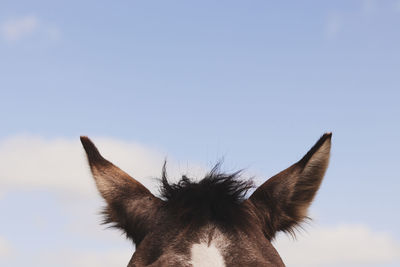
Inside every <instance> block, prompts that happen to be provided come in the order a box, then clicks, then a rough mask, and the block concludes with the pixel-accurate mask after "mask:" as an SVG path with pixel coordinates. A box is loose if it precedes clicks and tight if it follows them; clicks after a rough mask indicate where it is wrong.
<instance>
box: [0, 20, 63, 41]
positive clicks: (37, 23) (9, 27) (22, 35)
mask: <svg viewBox="0 0 400 267" xmlns="http://www.w3.org/2000/svg"><path fill="white" fill-rule="evenodd" d="M0 37H1V39H3V40H5V41H6V42H8V43H16V42H19V41H22V40H25V39H29V38H33V37H38V38H39V39H40V40H45V41H54V40H59V39H60V37H61V31H60V29H59V28H58V27H56V26H55V25H52V24H51V23H47V22H45V21H43V20H41V19H39V17H37V16H35V15H27V16H21V17H15V18H10V19H8V20H5V21H4V22H0Z"/></svg>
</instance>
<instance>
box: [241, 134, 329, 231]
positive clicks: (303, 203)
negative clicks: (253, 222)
mask: <svg viewBox="0 0 400 267" xmlns="http://www.w3.org/2000/svg"><path fill="white" fill-rule="evenodd" d="M331 137H332V133H326V134H324V135H323V136H322V137H321V138H320V139H319V140H318V141H317V142H316V144H315V145H314V146H313V147H312V148H311V149H310V150H309V151H308V152H307V153H306V155H305V156H304V157H303V158H302V159H301V160H299V161H298V162H297V163H295V164H293V165H292V166H290V167H289V168H287V169H285V170H283V171H282V172H280V173H278V174H276V175H275V176H273V177H272V178H270V179H268V180H267V181H266V182H265V183H264V184H262V185H261V186H260V187H258V188H257V190H256V191H254V193H253V194H252V195H251V196H250V198H249V201H251V202H252V203H253V205H254V206H255V207H256V210H257V212H258V214H259V216H260V218H261V220H262V221H263V224H264V233H265V235H266V236H267V237H268V238H269V239H272V238H273V237H274V236H275V234H276V232H278V231H284V232H289V233H293V234H294V232H293V229H294V228H295V227H296V226H298V225H299V223H300V222H302V221H303V220H304V219H305V218H307V210H308V207H309V206H310V204H311V203H312V201H313V199H314V197H315V195H316V193H317V191H318V189H319V187H320V185H321V182H322V179H323V177H324V174H325V172H326V169H327V167H328V163H329V156H330V148H331Z"/></svg>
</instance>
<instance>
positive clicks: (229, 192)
mask: <svg viewBox="0 0 400 267" xmlns="http://www.w3.org/2000/svg"><path fill="white" fill-rule="evenodd" d="M241 173H242V171H237V172H234V173H229V174H227V173H222V172H221V171H220V163H218V164H216V165H215V166H214V167H213V168H212V169H211V171H210V172H209V173H208V174H207V175H206V176H205V177H204V178H203V179H202V180H200V181H199V182H194V181H191V180H190V179H189V178H188V177H187V176H182V178H181V180H180V181H179V182H178V183H175V184H170V183H169V182H168V179H167V173H166V168H165V164H164V167H163V171H162V179H161V187H160V194H161V197H162V198H163V199H164V201H165V206H166V207H167V208H168V210H169V213H170V214H171V215H172V216H173V217H174V218H177V219H178V220H180V221H181V222H182V223H184V224H187V223H191V224H195V225H199V224H200V225H202V224H205V223H207V222H213V223H216V224H219V225H226V226H228V225H236V226H238V224H240V222H241V221H242V220H243V218H244V217H246V216H245V214H244V213H246V210H245V209H244V208H243V207H242V206H241V205H240V204H241V203H242V202H243V201H244V200H245V197H246V194H247V192H248V190H249V189H251V188H253V187H254V186H253V181H252V180H246V181H245V180H242V179H240V178H241Z"/></svg>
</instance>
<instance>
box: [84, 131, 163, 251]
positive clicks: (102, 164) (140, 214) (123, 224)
mask: <svg viewBox="0 0 400 267" xmlns="http://www.w3.org/2000/svg"><path fill="white" fill-rule="evenodd" d="M81 142H82V145H83V147H84V148H85V151H86V154H87V158H88V161H89V166H90V169H91V171H92V174H93V177H94V180H95V182H96V186H97V189H98V190H99V192H100V194H101V196H102V197H103V198H104V199H105V200H106V202H107V207H106V209H105V211H104V214H105V215H106V219H105V222H106V223H113V224H114V226H116V227H118V228H120V229H122V230H123V231H125V232H126V234H127V236H128V237H129V238H132V240H133V241H134V242H135V243H136V244H138V243H139V242H140V241H141V240H142V239H143V238H144V236H145V235H146V234H147V233H148V232H149V231H150V228H151V225H152V220H151V218H155V215H156V212H157V210H158V207H159V206H160V204H161V202H162V201H161V200H160V199H159V198H157V197H155V196H153V194H151V192H150V191H149V190H148V189H147V188H146V187H144V186H143V185H142V184H141V183H139V182H138V181H136V180H135V179H133V178H132V177H130V176H129V175H128V174H127V173H125V172H124V171H122V170H121V169H119V168H118V167H116V166H115V165H113V164H112V163H111V162H109V161H108V160H106V159H105V158H103V157H102V156H101V154H100V153H99V151H98V150H97V148H96V146H95V145H94V144H93V143H92V141H91V140H90V139H89V138H88V137H86V136H81ZM153 220H154V219H153Z"/></svg>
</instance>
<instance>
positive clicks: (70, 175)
mask: <svg viewBox="0 0 400 267" xmlns="http://www.w3.org/2000/svg"><path fill="white" fill-rule="evenodd" d="M93 141H94V142H95V143H96V145H97V147H98V148H99V150H100V152H101V153H102V154H103V155H104V156H105V157H106V158H108V159H109V160H110V161H112V162H113V163H115V164H116V165H117V166H119V167H120V168H122V169H123V170H125V171H126V172H128V173H129V174H131V175H132V176H134V177H135V178H136V179H137V180H139V181H140V182H141V183H143V184H144V185H145V186H147V187H148V188H149V189H150V190H152V191H153V192H156V191H157V182H156V180H155V179H153V178H154V177H160V173H161V167H162V164H163V161H164V158H165V155H166V154H164V153H160V152H158V151H156V150H155V149H151V148H148V147H145V146H143V145H140V144H137V143H126V142H120V141H116V140H112V139H106V138H94V139H93ZM0 162H2V165H1V166H0V177H1V179H0V188H1V189H2V190H3V192H4V191H7V190H9V189H11V188H25V189H29V188H42V189H43V188H47V189H50V190H58V191H63V192H70V193H71V192H72V193H81V194H84V195H87V194H93V193H95V192H96V189H95V185H94V183H93V181H92V178H91V175H90V171H89V167H88V164H87V160H86V157H85V153H84V150H83V148H82V145H81V143H80V141H79V138H78V137H77V138H76V139H75V140H68V139H54V140H45V139H43V138H39V137H32V136H19V137H13V138H9V139H6V140H3V141H0ZM167 167H168V172H169V173H170V174H171V177H178V176H179V175H180V174H182V173H187V171H188V170H191V171H192V174H193V175H196V174H197V175H199V174H200V173H202V168H201V167H199V166H198V165H194V164H192V165H187V166H186V165H185V168H181V167H180V165H179V164H178V163H175V162H174V161H173V160H168V166H167ZM193 171H194V173H193Z"/></svg>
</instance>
